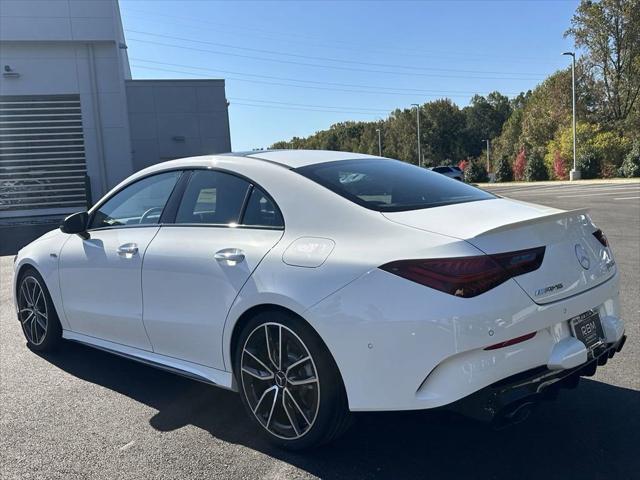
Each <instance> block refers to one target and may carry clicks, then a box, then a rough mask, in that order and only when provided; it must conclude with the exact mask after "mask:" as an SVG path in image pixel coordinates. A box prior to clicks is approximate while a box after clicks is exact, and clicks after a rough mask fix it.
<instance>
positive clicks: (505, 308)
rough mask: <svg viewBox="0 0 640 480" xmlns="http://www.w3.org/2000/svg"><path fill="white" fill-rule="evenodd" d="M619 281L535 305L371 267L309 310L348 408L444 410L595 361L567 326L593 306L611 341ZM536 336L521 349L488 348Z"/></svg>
mask: <svg viewBox="0 0 640 480" xmlns="http://www.w3.org/2000/svg"><path fill="white" fill-rule="evenodd" d="M618 296H619V289H618V276H617V275H615V276H614V277H612V278H611V279H610V280H608V281H606V282H604V283H602V284H601V285H599V286H597V287H595V288H593V289H591V290H589V291H587V292H583V293H581V294H579V295H575V296H573V297H570V298H566V299H563V300H561V301H558V302H553V303H550V304H546V305H537V304H534V303H533V302H532V301H531V299H530V298H529V297H528V296H527V295H526V294H525V293H524V292H523V290H522V289H521V288H520V287H519V286H518V285H517V284H516V283H515V282H514V281H509V282H505V283H504V284H502V285H500V286H498V287H496V288H495V289H494V290H492V291H491V292H490V294H487V295H479V296H477V297H474V298H469V299H460V298H458V297H454V296H452V295H447V294H444V293H441V292H437V291H435V290H432V289H429V288H425V287H423V286H422V285H419V284H416V283H413V282H409V281H406V280H404V279H401V278H399V277H397V276H395V275H392V274H390V273H387V272H384V271H382V270H379V269H378V270H374V271H371V272H370V273H369V274H367V275H365V276H363V277H361V278H360V279H358V280H357V281H355V282H352V283H351V284H350V285H348V286H347V287H345V288H343V289H341V290H340V291H338V292H336V293H335V294H333V295H331V296H329V297H327V298H326V299H325V300H323V301H322V302H320V303H318V304H317V305H315V306H314V307H312V308H311V309H309V310H308V311H307V312H305V318H307V319H308V320H309V321H310V323H311V324H312V326H313V327H314V328H316V330H317V331H318V333H319V334H320V336H321V337H322V338H323V339H324V340H325V343H326V345H327V346H328V348H329V350H330V351H331V353H332V355H333V358H334V359H335V361H336V364H337V365H338V368H339V370H340V373H341V374H342V379H343V381H344V385H345V388H346V391H347V396H348V400H349V408H350V409H351V410H352V411H375V410H377V411H389V410H421V409H429V408H437V407H444V406H445V405H449V404H452V403H454V402H456V401H459V400H461V399H463V398H465V397H468V396H469V395H472V394H474V393H475V392H478V391H480V390H482V389H484V388H486V387H488V386H491V385H495V384H496V383H497V382H500V381H502V380H503V379H505V378H511V377H512V376H514V375H516V374H520V373H522V372H529V371H531V370H532V369H545V370H553V371H554V372H557V373H558V374H561V373H562V372H563V371H565V370H571V369H573V368H577V367H580V366H582V365H584V364H585V363H586V362H587V361H588V360H589V359H588V356H587V352H586V348H585V347H584V345H583V344H582V343H581V342H579V341H577V339H575V338H574V337H573V336H572V333H571V331H570V328H569V322H568V319H570V318H573V317H575V316H577V315H580V314H582V313H584V312H586V311H588V310H593V309H597V311H598V313H599V316H600V319H601V320H602V323H603V328H604V330H605V334H606V344H611V343H616V342H618V341H619V340H620V338H621V336H622V334H623V331H624V322H623V321H622V320H621V319H620V311H619V301H618ZM532 332H536V335H535V336H534V337H533V338H530V339H529V340H526V341H524V342H522V343H518V344H514V345H510V346H507V347H504V348H499V349H490V350H487V349H486V348H487V347H489V346H491V345H495V344H498V343H500V342H504V341H507V340H510V339H514V338H518V337H520V336H524V335H527V334H530V333H532Z"/></svg>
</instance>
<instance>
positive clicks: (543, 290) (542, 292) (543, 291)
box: [536, 283, 564, 297]
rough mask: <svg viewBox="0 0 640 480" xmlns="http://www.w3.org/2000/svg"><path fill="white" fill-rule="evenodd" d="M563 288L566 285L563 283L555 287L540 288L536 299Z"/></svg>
mask: <svg viewBox="0 0 640 480" xmlns="http://www.w3.org/2000/svg"><path fill="white" fill-rule="evenodd" d="M563 288H564V285H563V284H561V283H556V284H555V285H549V286H548V287H544V288H539V289H538V290H536V297H539V296H541V295H545V294H547V293H551V292H555V291H556V290H562V289H563Z"/></svg>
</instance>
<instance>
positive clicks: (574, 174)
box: [562, 52, 581, 180]
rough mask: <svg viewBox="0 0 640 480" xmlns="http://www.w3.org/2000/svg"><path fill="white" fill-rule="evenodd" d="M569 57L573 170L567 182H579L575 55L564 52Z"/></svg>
mask: <svg viewBox="0 0 640 480" xmlns="http://www.w3.org/2000/svg"><path fill="white" fill-rule="evenodd" d="M562 55H570V56H571V97H572V103H573V170H571V172H569V180H580V176H581V175H580V170H578V168H577V166H576V54H575V52H564V53H563V54H562Z"/></svg>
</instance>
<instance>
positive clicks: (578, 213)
mask: <svg viewBox="0 0 640 480" xmlns="http://www.w3.org/2000/svg"><path fill="white" fill-rule="evenodd" d="M383 215H384V216H385V217H386V218H388V219H389V220H391V221H393V222H396V223H400V224H402V225H407V226H410V227H414V228H418V229H421V230H425V231H430V232H434V233H439V234H442V235H447V236H450V237H454V238H458V239H462V240H466V241H467V242H469V243H471V244H472V245H474V246H475V247H477V248H478V249H480V250H482V251H483V252H485V253H487V254H494V253H503V252H510V251H517V250H525V249H528V248H535V247H541V246H544V247H546V250H545V255H544V260H543V262H542V265H541V266H540V268H539V269H538V270H535V271H533V272H530V273H526V274H524V275H519V276H517V277H514V280H515V281H516V282H517V283H518V284H519V285H520V287H521V288H522V289H523V290H524V291H525V292H526V293H527V294H528V295H529V296H530V297H531V299H532V300H534V301H535V302H536V303H539V304H544V303H550V302H553V301H556V300H560V299H563V298H567V297H569V296H572V295H576V294H578V293H580V292H583V291H585V290H588V289H590V288H593V287H595V286H597V285H599V284H601V283H602V282H604V281H606V280H608V279H609V278H611V277H612V276H613V275H614V274H615V270H616V268H615V262H614V260H613V256H612V253H611V251H610V249H609V248H606V247H604V246H603V245H602V244H601V243H600V242H599V241H598V239H596V237H595V236H594V235H593V232H595V231H596V230H597V227H596V226H595V225H594V224H593V223H592V221H591V219H590V217H589V215H588V214H587V211H586V210H584V209H582V210H572V211H564V210H558V209H555V208H549V207H544V206H540V205H534V204H530V203H525V202H519V201H514V200H507V199H503V198H497V199H492V200H483V201H478V202H470V203H459V204H456V205H447V206H443V207H435V208H429V209H423V210H411V211H406V212H389V213H384V214H383ZM594 307H595V305H594Z"/></svg>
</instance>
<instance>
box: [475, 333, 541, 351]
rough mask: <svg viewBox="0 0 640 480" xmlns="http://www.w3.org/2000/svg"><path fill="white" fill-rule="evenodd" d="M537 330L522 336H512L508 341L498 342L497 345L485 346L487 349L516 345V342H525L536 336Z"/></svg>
mask: <svg viewBox="0 0 640 480" xmlns="http://www.w3.org/2000/svg"><path fill="white" fill-rule="evenodd" d="M536 333H537V332H532V333H527V334H526V335H522V336H521V337H516V338H512V339H511V340H507V341H506V342H500V343H496V344H495V345H490V346H488V347H486V348H485V350H497V349H498V348H504V347H508V346H509V345H515V344H516V343H521V342H525V341H527V340H529V339H531V338H533V337H535V336H536Z"/></svg>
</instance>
